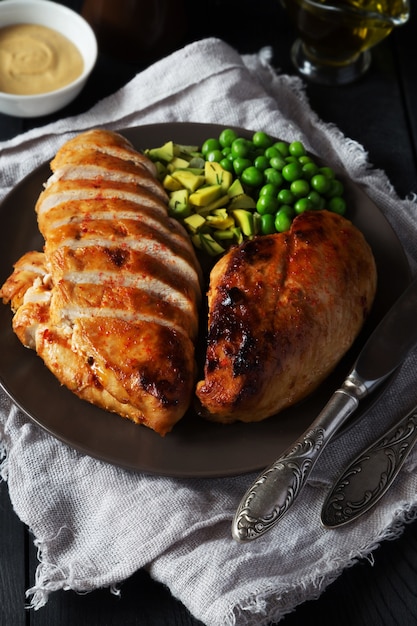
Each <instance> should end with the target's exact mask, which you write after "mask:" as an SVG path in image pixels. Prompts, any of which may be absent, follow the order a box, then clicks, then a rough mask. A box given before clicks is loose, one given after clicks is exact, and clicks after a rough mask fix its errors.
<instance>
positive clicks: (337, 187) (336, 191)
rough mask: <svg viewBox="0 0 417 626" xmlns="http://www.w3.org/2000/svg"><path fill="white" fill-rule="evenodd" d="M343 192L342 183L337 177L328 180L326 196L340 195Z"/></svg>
mask: <svg viewBox="0 0 417 626" xmlns="http://www.w3.org/2000/svg"><path fill="white" fill-rule="evenodd" d="M343 192H344V187H343V183H341V182H340V180H337V178H334V179H333V180H331V181H330V189H329V191H328V192H327V194H326V195H327V197H328V198H332V197H334V196H342V195H343Z"/></svg>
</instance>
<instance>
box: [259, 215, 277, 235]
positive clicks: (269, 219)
mask: <svg viewBox="0 0 417 626" xmlns="http://www.w3.org/2000/svg"><path fill="white" fill-rule="evenodd" d="M275 232H276V230H275V215H271V214H270V213H267V214H266V215H262V216H261V233H262V234H263V235H272V234H273V233H275Z"/></svg>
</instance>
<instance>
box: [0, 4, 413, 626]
mask: <svg viewBox="0 0 417 626" xmlns="http://www.w3.org/2000/svg"><path fill="white" fill-rule="evenodd" d="M63 4H66V5H67V6H70V7H72V8H75V9H77V10H80V8H81V1H80V0H78V1H77V0H74V1H72V2H71V1H67V2H63ZM186 5H187V15H188V26H187V31H186V34H185V36H184V37H183V38H182V40H181V41H180V42H178V46H179V45H181V44H182V43H185V42H187V41H192V40H196V39H199V38H201V37H204V36H209V35H215V36H218V37H221V38H223V39H224V40H225V41H227V42H229V43H230V44H232V45H233V46H234V47H236V48H237V49H238V50H239V52H241V53H250V52H256V51H257V50H258V49H259V48H261V47H262V46H265V45H270V46H272V48H273V50H274V63H275V65H276V67H278V68H280V69H281V70H282V71H283V72H285V73H293V68H292V66H291V61H290V56H289V49H290V45H291V42H292V40H293V38H294V33H293V31H292V28H291V25H290V24H289V23H288V19H287V17H286V15H285V14H284V12H283V10H282V8H281V6H280V5H279V3H278V1H274V0H257V2H254V1H253V0H212V1H211V3H206V4H205V5H204V8H203V7H202V8H201V9H200V8H199V5H198V3H195V2H186ZM203 12H205V13H203ZM202 16H203V17H204V19H202ZM416 40H417V15H416V16H414V15H413V14H412V17H411V20H410V22H409V23H408V24H407V25H406V26H404V27H402V28H401V29H400V30H398V32H396V33H393V34H392V35H391V36H390V37H389V38H388V40H386V41H385V42H384V43H382V44H380V45H379V46H378V47H377V48H376V49H375V50H374V55H373V64H372V67H371V70H370V71H369V73H368V74H367V75H366V77H365V78H363V79H362V80H360V81H359V82H357V83H355V84H352V85H349V86H344V87H338V88H334V87H321V86H317V85H309V86H308V87H307V93H308V97H309V99H310V102H311V104H312V107H313V108H314V109H315V111H316V112H317V113H318V115H319V116H320V117H321V118H322V119H324V120H326V121H328V122H333V123H335V124H336V125H337V126H338V127H339V128H340V129H341V130H342V131H343V132H344V134H345V135H346V136H349V137H351V138H352V139H355V140H357V141H358V142H360V143H361V144H362V145H363V146H365V148H366V150H367V151H368V153H369V158H370V161H371V163H373V165H374V166H375V167H378V168H382V169H384V170H385V171H386V172H387V174H388V176H389V178H390V180H391V182H392V183H393V185H394V186H395V188H396V189H397V191H398V193H399V194H400V196H405V195H407V194H409V193H410V192H417V70H416V62H415V53H416V49H417V44H416ZM142 67H143V65H142V66H141V65H135V64H129V63H123V62H120V61H118V60H116V59H114V58H110V57H109V56H106V55H104V54H101V55H100V58H99V60H98V63H97V66H96V68H95V70H94V73H93V75H92V77H91V80H90V81H89V83H88V85H87V86H86V88H85V89H84V91H83V93H82V94H81V95H80V96H79V98H78V99H77V100H76V101H75V102H74V103H73V104H72V105H70V106H68V107H67V108H66V109H65V110H63V111H60V112H59V113H58V114H56V115H51V116H48V117H45V118H37V119H26V120H24V119H19V118H12V117H7V116H4V115H1V114H0V140H4V139H8V138H10V137H13V136H15V135H17V134H19V133H21V132H24V131H25V130H28V129H29V128H31V127H32V126H41V125H43V124H45V123H48V122H50V121H53V120H54V119H58V118H59V117H66V116H68V115H73V114H77V113H81V112H83V111H86V110H87V109H89V108H90V107H91V106H92V105H93V104H94V103H95V102H96V101H97V100H99V99H101V98H102V97H104V96H106V95H109V94H111V93H113V92H114V91H115V90H116V89H117V88H119V87H121V86H122V85H123V84H125V83H126V82H127V81H128V80H129V79H130V78H132V77H133V76H134V75H135V74H136V72H137V71H138V70H140V69H142ZM218 121H219V123H221V120H218ZM394 488H395V487H394ZM372 560H373V563H372V564H371V563H370V562H369V561H364V562H361V563H358V564H356V565H355V566H354V567H352V568H350V569H348V570H346V571H345V572H344V573H343V574H342V575H341V576H340V577H339V579H338V580H337V581H336V582H334V583H333V584H332V585H331V586H330V587H329V588H328V589H327V590H326V591H325V592H324V593H323V594H322V596H321V597H320V598H319V599H318V600H316V601H314V602H307V603H305V604H304V605H301V606H300V607H298V608H297V610H296V611H295V612H294V613H293V614H291V615H289V616H288V617H286V618H285V619H284V620H282V621H281V622H280V624H282V625H283V626H304V625H305V624H307V623H311V622H312V623H314V624H321V625H322V626H335V625H336V624H338V625H339V626H365V625H366V626H415V625H416V624H417V522H414V523H412V524H410V525H408V526H407V527H406V528H405V530H404V533H403V534H402V535H401V537H400V538H398V539H396V540H395V541H387V542H384V543H383V544H382V545H381V546H380V547H379V548H378V549H377V550H376V551H375V552H374V554H373V559H372ZM37 565H38V559H37V555H36V548H35V547H34V545H33V537H32V536H31V535H30V534H29V533H28V530H27V529H26V527H25V526H24V525H23V524H22V523H21V522H20V521H19V519H18V518H17V516H16V515H15V513H14V511H13V509H12V507H11V504H10V501H9V496H8V491H7V485H6V484H5V483H1V484H0V626H28V625H29V624H30V625H31V626H49V625H50V626H58V625H59V626H67V625H68V626H69V625H71V626H74V624H76V625H77V626H87V625H88V626H112V625H118V626H120V625H123V626H133V625H138V626H139V625H140V626H162V625H164V626H174V625H175V626H180V625H182V626H185V625H188V626H197V624H201V622H198V621H197V620H195V619H194V618H193V617H192V616H191V615H190V614H189V613H188V611H187V609H186V608H185V607H184V606H183V605H182V604H181V603H179V602H178V601H177V600H175V599H174V598H173V597H172V596H171V594H170V592H169V591H168V590H167V589H166V588H164V587H163V586H162V585H160V584H158V583H155V582H154V581H152V580H151V579H150V577H149V576H148V574H147V573H146V572H144V571H138V572H137V573H136V574H135V575H134V576H132V578H131V579H129V580H128V581H126V582H125V583H124V584H123V587H122V595H121V597H120V598H117V597H115V596H113V595H110V593H109V591H108V590H99V591H95V592H93V593H91V594H87V595H77V594H75V593H73V592H71V591H68V592H57V593H55V594H52V595H51V596H50V600H49V602H48V604H47V605H46V607H44V608H43V609H41V610H40V611H37V612H34V611H28V610H26V609H25V608H24V606H25V590H26V589H28V588H29V587H31V586H32V585H33V583H34V574H35V570H36V567H37ZM219 626H221V625H219Z"/></svg>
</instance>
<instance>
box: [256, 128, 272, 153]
mask: <svg viewBox="0 0 417 626" xmlns="http://www.w3.org/2000/svg"><path fill="white" fill-rule="evenodd" d="M252 143H253V144H254V145H255V146H256V147H257V148H263V149H265V148H269V147H270V146H272V139H271V137H270V136H269V135H268V134H267V133H264V132H263V131H258V132H256V133H254V134H253V136H252Z"/></svg>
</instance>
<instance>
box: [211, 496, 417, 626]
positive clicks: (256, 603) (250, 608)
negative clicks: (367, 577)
mask: <svg viewBox="0 0 417 626" xmlns="http://www.w3.org/2000/svg"><path fill="white" fill-rule="evenodd" d="M416 519H417V505H416V504H413V505H411V504H407V505H405V506H404V507H403V508H402V509H401V510H397V511H396V513H395V514H394V520H393V522H392V524H391V525H390V526H389V527H387V528H385V529H384V530H382V531H381V532H380V533H379V535H378V536H377V537H376V538H375V540H374V541H373V542H372V544H370V545H369V546H367V547H366V548H365V549H363V550H359V551H358V553H357V554H354V555H352V556H351V558H350V559H349V561H348V562H344V563H343V564H337V565H336V567H335V569H334V570H332V571H331V572H328V573H327V574H319V575H318V574H317V573H316V574H313V576H312V577H311V578H310V580H307V581H304V582H303V584H301V585H299V586H298V587H292V588H289V589H287V590H285V591H284V592H282V593H280V594H278V595H277V594H275V593H274V591H273V590H272V589H269V590H266V591H265V592H264V593H263V594H259V593H257V594H256V595H253V596H250V597H248V599H247V601H246V602H241V603H240V605H233V606H230V608H229V610H228V611H227V613H226V615H225V619H224V623H223V626H237V625H239V626H253V623H254V617H255V616H256V619H257V622H256V624H257V626H268V625H269V624H271V623H272V622H273V623H278V622H279V621H281V620H282V619H283V618H284V617H285V616H286V615H288V614H290V613H292V612H294V611H295V610H296V608H297V607H298V606H299V605H301V604H303V603H304V602H307V601H311V600H313V601H314V600H317V599H318V598H319V597H320V596H321V595H322V593H323V592H324V591H325V590H326V589H327V587H328V586H329V585H331V584H332V583H333V582H334V581H335V580H336V579H337V578H339V576H340V575H341V574H342V573H343V572H344V571H345V570H346V569H348V568H350V567H353V566H354V565H356V564H357V563H358V562H359V561H361V560H363V559H366V560H368V561H369V563H370V564H371V565H373V564H374V556H373V552H374V551H375V550H376V549H377V548H378V547H379V546H380V545H381V543H382V542H384V541H394V540H395V539H398V538H399V537H400V536H401V534H402V533H403V532H404V528H405V526H406V525H407V524H410V523H412V522H414V521H415V520H416ZM333 563H335V561H333ZM272 602H273V603H274V604H275V605H278V604H279V605H280V606H278V607H276V608H275V609H273V608H272V607H271V603H272ZM203 620H204V617H203Z"/></svg>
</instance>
